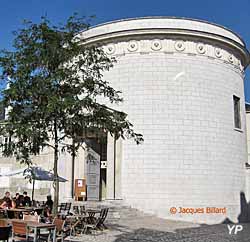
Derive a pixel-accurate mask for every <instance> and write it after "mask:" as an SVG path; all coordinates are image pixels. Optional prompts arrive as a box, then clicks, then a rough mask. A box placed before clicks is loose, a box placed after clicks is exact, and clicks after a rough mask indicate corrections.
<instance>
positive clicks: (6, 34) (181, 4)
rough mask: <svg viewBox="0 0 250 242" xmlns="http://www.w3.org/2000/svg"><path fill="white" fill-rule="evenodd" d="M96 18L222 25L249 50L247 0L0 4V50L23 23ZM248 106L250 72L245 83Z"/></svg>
mask: <svg viewBox="0 0 250 242" xmlns="http://www.w3.org/2000/svg"><path fill="white" fill-rule="evenodd" d="M74 12H78V13H79V14H81V15H85V16H90V15H96V19H95V21H94V22H93V24H98V23H103V22H107V21H111V20H115V19H121V18H129V17H141V16H181V17H189V18H198V19H203V20H207V21H211V22H214V23H217V24H221V25H224V26H226V27H228V28H230V29H232V30H233V31H234V32H236V33H238V34H239V35H240V36H241V37H242V38H243V39H244V40H245V42H246V44H247V47H248V49H249V48H250V0H238V1H235V0H179V1H176V0H175V1H173V0H172V1H170V0H50V1H49V0H8V1H6V0H1V8H0V49H3V48H7V49H9V48H11V40H12V38H13V36H12V31H13V30H16V29H17V28H18V27H20V26H21V22H22V20H23V19H29V20H32V21H35V22H37V21H39V19H40V17H41V16H42V15H47V16H48V18H49V19H51V20H52V21H53V22H55V23H58V22H60V21H61V22H62V21H64V20H65V19H66V18H67V17H68V16H69V15H71V14H72V13H74ZM245 95H246V100H247V101H249V102H250V71H249V70H247V73H246V80H245Z"/></svg>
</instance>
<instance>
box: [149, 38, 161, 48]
mask: <svg viewBox="0 0 250 242" xmlns="http://www.w3.org/2000/svg"><path fill="white" fill-rule="evenodd" d="M161 48H162V45H161V41H160V40H153V41H152V45H151V49H152V50H160V49H161Z"/></svg>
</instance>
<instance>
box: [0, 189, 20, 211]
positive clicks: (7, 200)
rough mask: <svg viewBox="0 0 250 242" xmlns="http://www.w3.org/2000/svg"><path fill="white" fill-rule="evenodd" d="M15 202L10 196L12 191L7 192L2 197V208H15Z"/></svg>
mask: <svg viewBox="0 0 250 242" xmlns="http://www.w3.org/2000/svg"><path fill="white" fill-rule="evenodd" d="M15 207H16V205H15V202H14V201H13V200H12V199H11V197H10V192H6V193H5V196H4V197H3V199H2V204H1V205H0V208H6V209H9V208H15Z"/></svg>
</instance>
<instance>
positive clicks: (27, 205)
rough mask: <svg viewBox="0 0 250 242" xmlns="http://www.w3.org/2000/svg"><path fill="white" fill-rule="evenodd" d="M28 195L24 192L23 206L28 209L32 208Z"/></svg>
mask: <svg viewBox="0 0 250 242" xmlns="http://www.w3.org/2000/svg"><path fill="white" fill-rule="evenodd" d="M27 194H28V193H27V192H23V205H24V206H26V207H31V199H30V197H29V196H28V195H27Z"/></svg>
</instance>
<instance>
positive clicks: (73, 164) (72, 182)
mask: <svg viewBox="0 0 250 242" xmlns="http://www.w3.org/2000/svg"><path fill="white" fill-rule="evenodd" d="M72 146H73V152H72V155H71V157H72V174H71V197H72V198H74V193H75V189H74V186H75V159H76V153H75V150H74V148H75V140H74V139H73V140H72Z"/></svg>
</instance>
